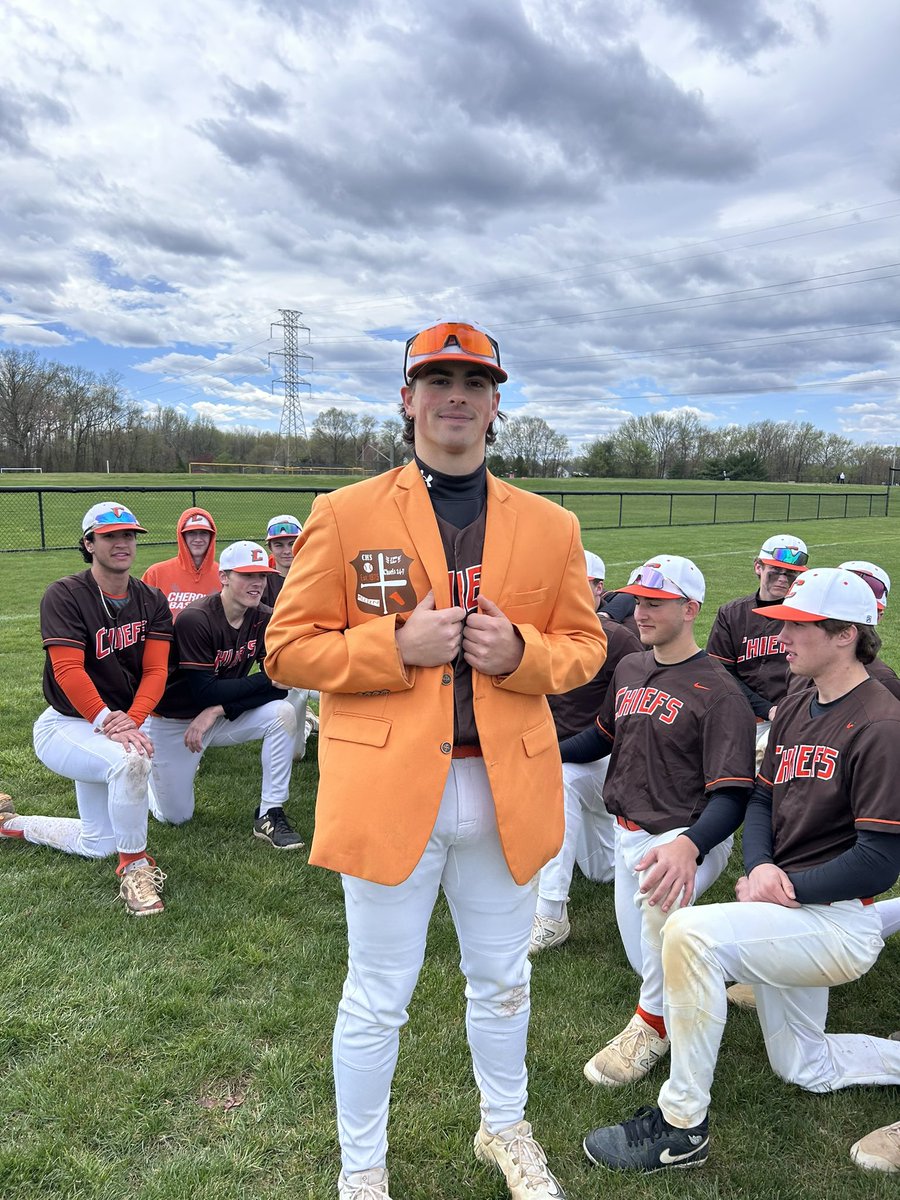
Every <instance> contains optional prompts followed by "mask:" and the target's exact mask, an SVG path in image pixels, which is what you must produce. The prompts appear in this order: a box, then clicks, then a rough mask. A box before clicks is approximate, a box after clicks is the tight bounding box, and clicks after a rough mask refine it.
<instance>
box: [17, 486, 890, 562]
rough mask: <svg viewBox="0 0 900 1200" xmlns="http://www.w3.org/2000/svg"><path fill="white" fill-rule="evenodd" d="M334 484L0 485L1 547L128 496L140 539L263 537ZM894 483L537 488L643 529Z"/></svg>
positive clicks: (583, 515)
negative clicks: (205, 532)
mask: <svg viewBox="0 0 900 1200" xmlns="http://www.w3.org/2000/svg"><path fill="white" fill-rule="evenodd" d="M333 490H334V489H333V488H304V487H284V486H282V487H233V486H232V487H227V486H211V485H206V484H204V485H202V486H197V487H190V486H153V487H138V486H133V485H132V486H127V487H113V488H98V487H96V486H94V487H34V486H32V487H0V553H16V552H18V553H25V552H28V551H34V550H65V549H68V548H70V547H72V546H74V545H75V543H76V542H77V541H78V538H79V537H80V535H81V519H82V517H83V516H84V514H85V512H86V511H87V510H88V509H89V508H90V507H91V505H93V504H96V503H97V502H98V501H100V500H108V499H110V498H111V496H112V497H114V498H115V499H116V500H121V501H122V502H123V503H125V504H128V505H129V506H130V507H131V508H132V510H133V511H134V513H135V516H136V517H137V518H138V520H139V521H140V522H141V524H142V525H145V526H146V528H147V530H148V532H147V533H146V534H142V535H141V544H142V545H145V546H147V545H150V546H173V545H174V544H175V527H176V524H177V521H178V518H179V516H180V515H181V513H182V512H183V511H184V509H186V508H190V507H195V508H196V507H199V508H205V509H207V510H208V511H209V512H211V513H212V515H213V517H214V518H215V522H216V526H217V529H218V535H217V540H218V543H219V545H221V546H224V545H227V544H228V543H229V542H233V541H237V540H238V539H239V538H249V539H251V540H252V541H262V540H263V539H264V538H265V534H266V525H267V523H268V521H269V520H270V518H271V517H273V516H275V515H277V514H279V513H283V512H286V511H288V512H290V513H291V514H292V515H293V516H295V517H298V518H299V520H300V521H306V519H307V517H308V516H309V512H310V509H311V508H312V503H313V500H314V499H315V498H316V496H318V495H320V494H322V493H323V492H330V491H333ZM892 494H893V491H892V489H885V490H883V491H878V492H859V491H855V490H851V489H849V488H848V489H846V490H845V489H841V490H840V491H830V492H812V491H802V492H782V491H770V492H737V491H730V490H729V491H716V492H701V491H679V492H655V491H640V490H637V489H635V490H633V491H621V492H600V491H597V492H588V491H574V490H573V491H561V490H559V491H537V492H535V495H538V496H546V497H547V499H549V500H552V501H554V502H555V503H557V504H559V505H561V506H562V507H563V508H567V509H569V510H570V511H571V512H574V513H575V515H576V516H577V517H578V519H579V521H580V523H581V528H582V529H583V530H584V531H586V532H588V531H593V530H601V529H650V528H656V527H659V526H666V525H681V526H684V525H739V524H753V523H754V522H757V521H765V522H767V523H770V524H778V525H782V524H788V523H792V522H793V523H796V522H798V521H820V520H821V521H824V520H834V519H836V518H837V519H840V518H848V519H850V518H862V517H886V516H889V515H890V504H891V496H892Z"/></svg>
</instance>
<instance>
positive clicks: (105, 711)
mask: <svg viewBox="0 0 900 1200" xmlns="http://www.w3.org/2000/svg"><path fill="white" fill-rule="evenodd" d="M111 712H112V709H111V708H101V709H100V711H99V712H98V713H97V715H96V717H94V724H93V727H92V728H93V730H94V733H102V732H103V722H104V721H105V720H106V718H107V717H108V716H109V714H110V713H111Z"/></svg>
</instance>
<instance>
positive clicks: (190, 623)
mask: <svg viewBox="0 0 900 1200" xmlns="http://www.w3.org/2000/svg"><path fill="white" fill-rule="evenodd" d="M272 570H273V568H272V567H270V566H269V561H268V555H267V554H266V552H265V550H264V549H263V548H262V546H259V545H257V544H256V542H246V541H244V542H235V543H234V544H233V545H231V546H229V547H228V549H227V550H225V552H224V553H223V554H222V557H221V558H220V559H219V577H220V580H221V584H222V590H221V592H216V593H214V594H213V595H211V596H204V597H203V598H202V599H200V600H194V601H193V602H192V603H191V604H189V605H188V606H187V608H185V609H184V610H183V612H182V613H181V616H180V617H179V618H178V623H177V625H176V627H175V654H176V658H175V662H176V670H174V671H173V672H172V674H171V676H170V677H169V682H168V685H167V686H166V691H165V695H164V696H163V697H162V699H161V700H160V702H159V704H158V705H157V708H156V711H155V712H154V714H153V716H152V717H151V718H150V720H149V721H148V722H147V730H148V732H149V734H150V736H151V737H152V738H153V742H154V745H155V747H156V755H155V757H154V759H153V790H154V792H155V796H153V797H151V800H150V804H151V811H152V813H153V815H154V816H155V817H156V818H157V820H160V821H167V822H169V823H170V824H172V825H180V824H182V823H183V822H184V821H189V820H190V818H191V817H192V816H193V814H194V776H195V775H196V774H197V768H198V767H199V766H200V759H201V757H202V756H203V753H204V752H205V751H206V750H207V749H209V748H210V747H211V746H237V745H240V744H241V743H243V742H254V741H259V740H261V741H262V749H261V757H262V794H261V797H260V803H259V808H258V809H257V811H256V814H255V819H254V822H253V836H254V837H257V838H260V839H261V840H262V841H265V842H268V843H269V845H270V846H273V847H274V848H275V849H276V850H299V849H300V848H301V847H302V845H303V839H302V838H301V837H300V835H299V834H298V833H297V832H296V831H295V830H294V829H293V828H292V827H291V825H290V823H289V821H288V819H287V817H286V816H285V812H284V805H285V803H286V801H287V798H288V790H289V787H290V782H291V766H292V763H293V755H294V743H295V739H296V735H297V716H296V710H295V708H294V706H293V704H292V703H291V702H290V700H289V698H288V693H287V691H286V690H284V689H282V688H280V687H277V686H276V685H275V684H274V683H273V682H272V681H271V680H270V679H269V677H268V675H267V674H266V672H265V670H264V669H262V660H263V658H264V657H265V653H266V645H265V636H266V627H267V626H268V624H269V618H270V617H271V615H272V610H271V608H269V606H268V605H267V604H262V603H261V600H262V597H263V594H264V593H265V589H266V580H267V578H268V576H269V574H270V573H271V572H272ZM257 663H259V664H260V670H259V671H254V672H253V673H252V674H251V671H252V669H253V667H254V666H255V665H256V664H257Z"/></svg>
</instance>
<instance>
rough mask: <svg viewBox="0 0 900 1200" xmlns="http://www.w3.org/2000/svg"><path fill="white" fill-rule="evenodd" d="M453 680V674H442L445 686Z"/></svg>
mask: <svg viewBox="0 0 900 1200" xmlns="http://www.w3.org/2000/svg"><path fill="white" fill-rule="evenodd" d="M452 682H453V676H452V675H446V674H444V675H442V676H441V683H442V684H444V686H445V687H446V685H447V684H448V683H452Z"/></svg>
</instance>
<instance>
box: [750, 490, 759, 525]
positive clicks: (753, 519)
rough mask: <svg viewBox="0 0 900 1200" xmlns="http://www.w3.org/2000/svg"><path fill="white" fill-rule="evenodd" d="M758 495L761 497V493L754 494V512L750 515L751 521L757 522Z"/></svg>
mask: <svg viewBox="0 0 900 1200" xmlns="http://www.w3.org/2000/svg"><path fill="white" fill-rule="evenodd" d="M758 495H759V492H754V493H753V512H752V513H751V514H750V520H751V521H755V520H756V497H757V496H758Z"/></svg>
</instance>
